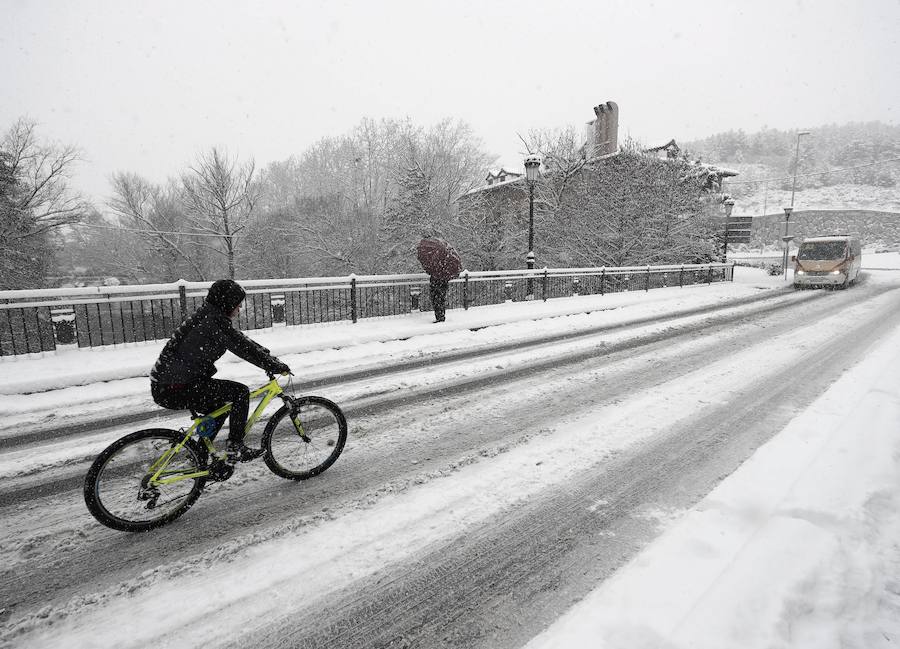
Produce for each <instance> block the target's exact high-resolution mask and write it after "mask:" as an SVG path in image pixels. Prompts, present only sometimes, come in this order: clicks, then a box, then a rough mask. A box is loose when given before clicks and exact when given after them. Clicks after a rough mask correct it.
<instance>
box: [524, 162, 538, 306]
mask: <svg viewBox="0 0 900 649" xmlns="http://www.w3.org/2000/svg"><path fill="white" fill-rule="evenodd" d="M540 169H541V156H539V155H529V156H527V157H526V158H525V179H526V180H527V181H528V254H527V255H526V256H525V264H526V266H528V270H532V269H533V268H534V183H535V182H537V179H538V177H539V176H540V174H541V171H540ZM525 292H526V293H527V295H526V296H525V299H526V300H533V299H534V279H533V278H532V277H531V274H530V273H529V275H528V283H527V288H526V291H525Z"/></svg>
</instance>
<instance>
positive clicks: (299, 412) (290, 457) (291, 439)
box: [262, 397, 347, 480]
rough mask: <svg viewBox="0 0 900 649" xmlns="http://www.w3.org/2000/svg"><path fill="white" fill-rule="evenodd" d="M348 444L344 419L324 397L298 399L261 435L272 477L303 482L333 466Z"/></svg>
mask: <svg viewBox="0 0 900 649" xmlns="http://www.w3.org/2000/svg"><path fill="white" fill-rule="evenodd" d="M346 442H347V419H346V418H345V417H344V413H343V412H341V409H340V408H339V407H338V406H337V404H335V403H334V402H332V401H329V400H328V399H325V398H323V397H299V398H297V399H294V401H293V405H292V406H291V407H288V406H283V407H282V408H281V409H279V410H278V412H276V413H275V414H274V415H272V418H271V419H269V423H268V424H266V429H265V431H263V435H262V447H263V449H265V451H266V454H265V455H264V456H263V457H264V459H265V462H266V465H267V466H268V467H269V469H270V470H271V471H272V473H274V474H275V475H279V476H281V477H282V478H288V479H289V480H306V479H307V478H312V477H313V476H316V475H319V474H320V473H322V472H323V471H324V470H325V469H327V468H328V467H330V466H331V465H332V464H334V461H335V460H337V458H338V456H339V455H340V454H341V451H343V450H344V444H345V443H346Z"/></svg>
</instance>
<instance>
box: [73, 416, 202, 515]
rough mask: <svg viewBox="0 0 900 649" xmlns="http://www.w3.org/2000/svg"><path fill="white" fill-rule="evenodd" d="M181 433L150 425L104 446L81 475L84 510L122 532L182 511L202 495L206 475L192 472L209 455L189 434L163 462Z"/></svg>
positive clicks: (198, 468) (197, 471) (199, 470)
mask: <svg viewBox="0 0 900 649" xmlns="http://www.w3.org/2000/svg"><path fill="white" fill-rule="evenodd" d="M182 439H184V433H180V432H177V431H174V430H166V429H163V428H153V429H148V430H139V431H137V432H134V433H131V434H130V435H126V436H125V437H122V438H121V439H119V440H116V441H115V442H113V443H112V444H110V445H109V446H108V447H106V449H105V450H104V451H103V452H102V453H100V455H98V456H97V459H96V460H94V463H93V464H92V465H91V468H90V469H89V470H88V473H87V476H86V477H85V480H84V502H85V504H86V505H87V508H88V511H90V512H91V514H92V515H93V516H94V518H96V519H97V520H98V521H100V522H101V523H103V524H104V525H106V526H107V527H111V528H112V529H114V530H120V531H123V532H146V531H147V530H152V529H153V528H155V527H159V526H160V525H165V524H166V523H168V522H170V521H173V520H175V519H176V518H178V517H179V516H181V515H182V514H183V513H184V512H186V511H187V510H188V509H190V507H191V505H193V504H194V502H195V501H196V500H197V498H199V497H200V492H201V491H202V490H203V485H204V484H205V483H206V476H205V475H200V476H197V475H196V474H198V473H204V472H205V470H206V459H207V458H206V456H207V454H206V452H205V450H203V449H201V448H200V446H199V445H198V444H197V443H196V442H194V440H188V441H187V443H186V444H185V445H184V446H183V447H182V448H181V449H180V450H179V451H178V452H177V453H175V454H174V455H171V457H170V458H168V462H163V463H161V462H160V460H161V459H162V458H163V456H164V455H167V454H171V451H173V450H174V449H175V447H176V446H177V445H178V444H179V443H180V442H181V440H182ZM162 464H164V465H165V466H162ZM155 475H157V476H158V479H157V480H155V481H154V480H153V477H154V476H155Z"/></svg>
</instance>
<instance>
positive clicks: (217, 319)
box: [150, 302, 278, 385]
mask: <svg viewBox="0 0 900 649" xmlns="http://www.w3.org/2000/svg"><path fill="white" fill-rule="evenodd" d="M226 350H228V351H230V352H232V353H234V354H236V355H237V356H240V357H241V358H243V359H244V360H245V361H247V362H249V363H253V364H254V365H256V366H257V367H260V368H262V369H264V370H266V371H275V369H274V364H275V363H277V362H278V361H277V359H275V358H273V357H272V356H271V355H270V354H269V350H268V349H266V348H265V347H263V346H262V345H260V344H259V343H256V342H254V341H252V340H250V339H249V338H247V336H245V335H244V334H242V333H241V332H240V331H238V330H237V329H235V328H234V327H233V326H232V324H231V318H229V317H228V316H227V315H225V312H224V311H222V309H221V308H220V307H218V306H215V305H213V304H210V303H209V302H204V303H203V305H202V306H201V307H200V308H199V309H197V310H196V311H195V312H194V314H193V315H192V316H191V317H189V318H188V319H187V320H185V321H184V322H182V323H181V325H180V326H179V327H178V328H177V329H176V330H175V333H173V334H172V337H171V338H169V342H167V343H166V346H165V347H163V350H162V352H161V353H160V355H159V358H158V359H157V361H156V364H155V365H154V366H153V369H152V370H151V371H150V380H151V381H155V382H156V383H159V384H164V385H188V384H190V383H194V382H196V381H201V380H204V379H208V378H210V377H211V376H212V375H213V374H215V373H216V366H215V362H216V361H217V360H219V359H220V358H221V357H222V355H223V354H224V353H225V351H226Z"/></svg>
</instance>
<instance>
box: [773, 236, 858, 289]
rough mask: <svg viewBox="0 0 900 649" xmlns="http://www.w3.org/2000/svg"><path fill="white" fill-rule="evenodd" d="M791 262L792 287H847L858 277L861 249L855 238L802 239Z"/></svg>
mask: <svg viewBox="0 0 900 649" xmlns="http://www.w3.org/2000/svg"><path fill="white" fill-rule="evenodd" d="M791 261H793V262H794V288H802V287H804V286H839V287H841V288H847V287H848V286H850V284H852V283H853V282H855V281H856V278H857V277H859V269H860V266H862V246H861V245H860V243H859V239H857V238H856V237H851V236H849V235H843V234H836V235H832V236H829V237H810V238H808V239H804V240H803V243H801V244H800V249H799V250H798V251H797V254H796V255H792V256H791Z"/></svg>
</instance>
